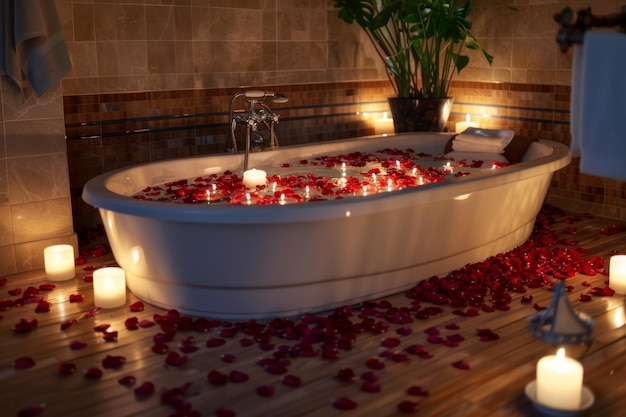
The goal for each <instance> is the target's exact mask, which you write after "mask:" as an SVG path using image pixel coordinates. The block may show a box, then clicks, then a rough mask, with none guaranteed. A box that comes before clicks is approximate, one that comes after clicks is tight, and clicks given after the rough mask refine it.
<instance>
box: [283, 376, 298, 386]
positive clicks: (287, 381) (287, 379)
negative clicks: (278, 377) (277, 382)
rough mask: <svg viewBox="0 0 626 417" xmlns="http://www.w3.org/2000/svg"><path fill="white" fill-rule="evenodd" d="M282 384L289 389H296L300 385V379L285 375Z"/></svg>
mask: <svg viewBox="0 0 626 417" xmlns="http://www.w3.org/2000/svg"><path fill="white" fill-rule="evenodd" d="M282 382H283V385H285V386H288V387H290V388H298V387H299V386H300V385H302V380H301V379H300V377H298V376H295V375H285V376H284V377H283V380H282Z"/></svg>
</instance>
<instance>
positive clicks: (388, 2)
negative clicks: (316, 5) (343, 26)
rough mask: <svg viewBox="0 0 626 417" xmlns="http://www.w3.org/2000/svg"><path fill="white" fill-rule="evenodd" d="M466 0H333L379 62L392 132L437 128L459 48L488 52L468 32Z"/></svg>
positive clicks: (459, 65) (459, 61) (444, 115)
mask: <svg viewBox="0 0 626 417" xmlns="http://www.w3.org/2000/svg"><path fill="white" fill-rule="evenodd" d="M471 5H472V1H471V0H460V1H457V0H335V7H336V8H338V9H339V17H340V18H341V19H342V20H344V21H345V22H347V23H350V24H352V23H355V22H356V24H358V25H359V26H360V27H361V28H362V29H363V30H364V31H365V33H366V34H367V36H368V37H369V39H370V40H371V42H372V44H373V45H374V47H375V48H376V51H377V53H378V55H379V56H380V58H381V59H382V60H383V62H384V63H385V68H386V71H387V75H388V77H389V80H390V81H391V83H392V85H393V87H394V89H395V92H396V97H392V98H389V107H390V110H391V113H392V115H393V119H394V127H395V130H396V132H405V131H416V130H422V131H443V129H444V127H445V124H446V122H447V120H448V116H449V115H450V109H451V107H452V98H451V97H449V94H448V91H449V89H450V84H451V82H452V79H453V77H454V76H455V75H456V74H457V73H459V72H460V71H461V70H462V69H463V68H465V67H466V66H467V65H468V63H469V57H468V56H467V55H463V50H464V48H469V49H475V50H479V51H481V52H482V54H483V55H484V57H485V59H486V60H487V61H488V62H489V63H490V64H491V62H492V60H493V57H492V56H491V55H489V54H488V53H487V52H486V51H485V50H484V49H483V48H482V46H481V45H480V43H479V42H478V41H477V40H476V37H475V36H474V35H473V34H472V32H471V28H472V23H471V21H470V20H469V19H468V17H469V14H470V11H471Z"/></svg>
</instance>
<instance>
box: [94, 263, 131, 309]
mask: <svg viewBox="0 0 626 417" xmlns="http://www.w3.org/2000/svg"><path fill="white" fill-rule="evenodd" d="M93 300H94V304H95V305H96V307H101V308H115V307H121V306H123V305H124V304H126V274H125V273H124V270H123V269H122V268H115V267H107V268H100V269H96V270H95V271H94V273H93Z"/></svg>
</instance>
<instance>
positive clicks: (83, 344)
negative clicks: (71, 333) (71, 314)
mask: <svg viewBox="0 0 626 417" xmlns="http://www.w3.org/2000/svg"><path fill="white" fill-rule="evenodd" d="M86 347H87V343H86V342H81V341H79V340H72V341H71V342H70V349H72V350H80V349H83V348H86Z"/></svg>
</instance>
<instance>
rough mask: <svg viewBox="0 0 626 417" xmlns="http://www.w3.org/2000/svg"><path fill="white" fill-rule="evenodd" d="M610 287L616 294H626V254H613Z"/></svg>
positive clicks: (610, 264) (610, 267)
mask: <svg viewBox="0 0 626 417" xmlns="http://www.w3.org/2000/svg"><path fill="white" fill-rule="evenodd" d="M609 287H611V289H612V290H614V291H615V293H616V294H620V295H626V255H614V256H611V260H610V261H609Z"/></svg>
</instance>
